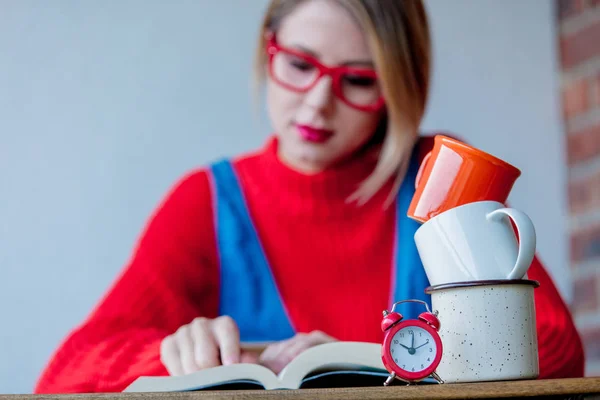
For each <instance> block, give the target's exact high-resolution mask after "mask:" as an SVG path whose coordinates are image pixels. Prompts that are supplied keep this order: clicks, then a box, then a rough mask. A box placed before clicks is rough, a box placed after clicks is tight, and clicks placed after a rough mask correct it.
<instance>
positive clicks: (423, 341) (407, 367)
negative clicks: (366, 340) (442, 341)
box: [390, 325, 438, 372]
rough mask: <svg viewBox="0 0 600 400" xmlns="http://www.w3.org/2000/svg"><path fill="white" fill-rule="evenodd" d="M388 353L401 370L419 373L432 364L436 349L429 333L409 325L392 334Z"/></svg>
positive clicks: (436, 352)
mask: <svg viewBox="0 0 600 400" xmlns="http://www.w3.org/2000/svg"><path fill="white" fill-rule="evenodd" d="M390 353H391V358H392V360H394V362H395V363H396V365H397V366H398V367H399V368H401V369H402V370H404V371H407V372H420V371H424V370H426V369H427V368H429V367H430V366H431V365H432V364H433V363H434V361H435V359H436V356H437V354H438V348H437V345H436V341H435V340H434V339H433V336H432V335H431V333H429V332H428V331H427V330H425V329H423V328H421V327H418V326H414V325H411V326H406V327H403V328H402V329H400V330H398V332H396V334H394V336H393V337H392V340H391V342H390Z"/></svg>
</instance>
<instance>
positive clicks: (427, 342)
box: [415, 339, 429, 350]
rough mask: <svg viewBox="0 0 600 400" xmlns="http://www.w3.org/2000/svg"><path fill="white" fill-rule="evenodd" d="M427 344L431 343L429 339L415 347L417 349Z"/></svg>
mask: <svg viewBox="0 0 600 400" xmlns="http://www.w3.org/2000/svg"><path fill="white" fill-rule="evenodd" d="M426 344H429V339H427V341H426V342H425V343H423V344H422V345H420V346H418V347H415V350H416V349H419V348H421V347H423V346H425V345H426Z"/></svg>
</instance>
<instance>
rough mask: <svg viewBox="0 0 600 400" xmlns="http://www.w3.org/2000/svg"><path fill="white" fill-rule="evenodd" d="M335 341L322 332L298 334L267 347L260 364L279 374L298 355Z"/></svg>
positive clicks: (261, 356) (259, 360)
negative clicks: (310, 348) (311, 348)
mask: <svg viewBox="0 0 600 400" xmlns="http://www.w3.org/2000/svg"><path fill="white" fill-rule="evenodd" d="M334 341H336V339H334V338H333V337H331V336H329V335H327V334H325V333H323V332H321V331H312V332H310V333H308V334H307V333H298V334H297V335H295V336H294V337H292V338H291V339H287V340H283V341H281V342H276V343H273V344H271V345H269V346H267V348H266V349H265V350H264V351H263V352H262V354H261V355H260V357H259V359H258V363H259V364H262V365H264V366H265V367H268V368H269V369H271V370H272V371H273V372H275V373H276V374H278V373H279V372H281V370H282V369H283V368H284V367H285V366H286V365H288V364H289V362H290V361H292V360H293V359H294V358H295V357H296V356H297V355H298V354H300V353H301V352H303V351H304V350H306V349H308V348H309V347H312V346H316V345H318V344H322V343H328V342H334Z"/></svg>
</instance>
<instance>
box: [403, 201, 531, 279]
mask: <svg viewBox="0 0 600 400" xmlns="http://www.w3.org/2000/svg"><path fill="white" fill-rule="evenodd" d="M511 221H512V222H513V223H514V225H515V226H516V229H517V232H518V235H519V240H518V241H517V237H516V235H515V232H514V230H513V228H512V225H511V223H510V222H511ZM414 239H415V243H416V245H417V250H418V252H419V256H420V258H421V261H422V263H423V267H424V269H425V273H426V274H427V278H428V279H429V282H430V284H431V285H441V284H445V283H453V282H464V281H477V280H492V279H522V278H526V274H527V270H528V269H529V267H530V265H531V262H532V260H533V257H534V256H535V249H536V233H535V228H534V226H533V223H532V221H531V219H530V218H529V217H528V216H527V215H526V214H525V213H523V212H522V211H519V210H516V209H514V208H507V207H504V205H503V204H502V203H499V202H495V201H480V202H474V203H469V204H465V205H462V206H459V207H455V208H452V209H450V210H448V211H445V212H443V213H441V214H439V215H437V216H435V217H433V218H431V219H430V220H428V221H427V222H425V223H424V224H423V225H421V226H420V227H419V228H418V229H417V231H416V233H415V236H414Z"/></svg>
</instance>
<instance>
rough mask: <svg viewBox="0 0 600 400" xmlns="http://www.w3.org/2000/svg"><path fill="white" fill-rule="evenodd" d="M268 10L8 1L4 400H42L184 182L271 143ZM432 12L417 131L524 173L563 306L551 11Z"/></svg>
mask: <svg viewBox="0 0 600 400" xmlns="http://www.w3.org/2000/svg"><path fill="white" fill-rule="evenodd" d="M265 4H266V0H260V1H257V0H252V1H247V0H220V1H213V0H195V1H192V0H187V1H186V0H177V1H169V2H166V1H158V0H144V1H142V0H126V1H114V0H110V1H109V0H105V1H86V2H83V1H77V0H54V1H52V2H40V1H33V0H2V1H0V8H1V9H2V12H0V190H1V194H2V196H1V197H0V199H1V200H0V221H1V223H0V316H2V327H3V329H2V336H1V340H0V392H1V393H26V392H30V391H31V390H32V388H33V384H34V381H35V379H36V378H37V376H38V374H39V372H40V370H41V368H42V366H43V365H44V363H45V362H46V361H47V359H48V358H49V357H50V355H51V352H52V351H53V350H54V348H55V347H56V346H57V344H58V342H59V341H60V340H61V339H62V337H63V336H64V335H65V334H66V333H67V332H68V331H69V330H70V329H71V328H72V327H73V326H74V325H75V324H77V323H78V322H80V321H81V319H82V318H84V316H85V315H86V314H87V313H88V312H89V310H90V308H91V307H92V306H93V305H94V304H95V302H96V301H97V300H98V298H99V297H100V296H101V294H102V293H103V292H104V290H105V289H106V288H107V286H108V285H109V284H110V282H111V281H112V279H113V278H114V277H115V275H116V274H117V272H118V271H119V270H120V269H121V268H122V266H123V265H124V263H125V262H126V261H127V259H128V257H129V256H130V254H131V250H132V246H133V245H134V243H135V240H136V238H137V235H138V234H139V232H140V230H141V229H142V227H143V224H144V222H145V221H146V218H147V217H148V215H149V213H150V212H151V211H152V210H153V208H154V207H155V206H156V204H157V202H158V201H159V200H160V199H161V198H162V196H163V195H164V193H165V191H166V190H167V189H168V188H169V187H170V185H171V184H172V183H173V182H174V181H175V180H176V179H177V178H178V177H179V176H180V175H181V174H183V173H184V172H186V171H187V170H189V169H190V168H193V167H196V166H199V165H202V164H203V163H205V162H208V161H210V160H213V159H215V158H217V157H219V156H222V155H233V154H237V153H239V152H241V151H245V150H249V149H252V148H254V147H256V146H259V145H261V144H262V143H263V141H264V138H265V137H266V136H267V134H268V133H269V132H268V123H267V122H265V121H263V122H262V125H261V124H260V123H259V121H258V119H257V118H256V113H255V112H254V110H253V109H252V107H251V98H250V95H249V90H248V82H249V80H248V79H249V67H250V57H251V54H252V51H253V49H254V39H255V33H256V30H257V28H258V23H257V21H258V19H259V17H260V15H261V13H262V11H263V7H264V5H265ZM428 5H429V6H430V7H429V8H430V13H431V18H432V23H433V30H434V33H435V49H436V73H435V81H434V87H433V96H432V99H431V103H430V108H429V112H428V115H427V118H426V121H425V124H424V126H425V128H429V129H448V130H451V131H453V132H456V133H458V134H461V135H463V137H465V138H467V139H468V140H470V141H471V142H472V143H474V144H475V145H478V146H480V147H481V148H484V149H486V150H489V151H492V152H494V153H496V154H497V155H499V156H501V157H504V158H506V159H507V160H509V161H512V162H514V163H515V164H516V165H517V166H519V167H521V168H522V169H523V170H524V174H523V177H522V178H521V179H520V180H519V181H518V183H517V186H516V187H515V191H514V194H513V196H512V197H511V201H512V204H513V205H515V206H518V207H520V208H522V209H524V210H525V211H527V212H528V213H530V215H531V216H532V218H533V219H534V222H535V223H536V225H537V226H538V230H539V247H540V252H541V254H542V256H543V258H544V260H545V261H546V262H547V264H548V266H549V267H550V269H551V272H552V273H553V275H555V276H556V277H558V278H560V281H561V290H563V293H564V294H565V295H566V296H567V298H569V296H570V292H569V276H568V272H567V270H566V269H565V265H566V263H565V261H566V243H565V241H564V221H563V209H564V199H563V197H564V196H563V195H564V190H563V186H564V180H563V174H564V168H563V164H562V162H563V160H562V157H563V156H562V152H563V149H562V136H561V133H560V132H561V131H560V129H561V127H560V122H559V114H558V109H557V104H556V102H557V97H556V89H557V88H556V85H557V80H556V76H555V75H554V70H555V59H554V57H555V49H554V47H553V46H554V31H553V26H552V10H551V2H550V1H546V2H533V1H529V2H522V1H520V0H510V1H502V2H498V1H493V0H485V1H484V0H460V1H459V0H454V1H451V2H450V1H447V0H430V1H429V3H428ZM242 12H244V16H241V15H242ZM540 148H541V150H542V151H541V153H537V154H536V156H535V157H533V151H534V150H536V151H537V150H538V149H540Z"/></svg>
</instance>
